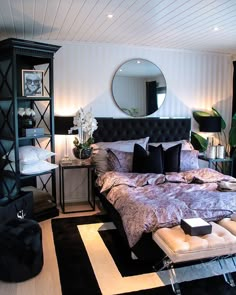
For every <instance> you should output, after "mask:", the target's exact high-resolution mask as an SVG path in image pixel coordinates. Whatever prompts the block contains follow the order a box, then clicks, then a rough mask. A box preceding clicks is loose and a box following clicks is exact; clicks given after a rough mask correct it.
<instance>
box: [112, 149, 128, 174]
mask: <svg viewBox="0 0 236 295" xmlns="http://www.w3.org/2000/svg"><path fill="white" fill-rule="evenodd" d="M107 161H108V169H109V170H111V171H117V172H131V171H132V163H133V153H132V152H123V151H118V150H114V149H107Z"/></svg>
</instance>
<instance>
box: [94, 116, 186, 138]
mask: <svg viewBox="0 0 236 295" xmlns="http://www.w3.org/2000/svg"><path fill="white" fill-rule="evenodd" d="M96 119H97V121H98V129H97V130H96V131H94V134H93V136H94V140H95V142H99V141H117V140H128V139H137V138H143V137H147V136H149V137H150V139H149V142H166V141H176V140H180V139H187V140H189V139H190V130H191V119H190V118H176V119H174V118H165V119H162V118H137V119H131V118H125V119H121V118H96Z"/></svg>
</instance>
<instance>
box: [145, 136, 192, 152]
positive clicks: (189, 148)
mask: <svg viewBox="0 0 236 295" xmlns="http://www.w3.org/2000/svg"><path fill="white" fill-rule="evenodd" d="M179 143H181V144H182V147H181V150H182V151H192V150H193V149H194V148H193V145H192V144H191V142H189V141H188V140H186V139H182V140H177V141H168V142H150V143H149V144H148V145H152V146H155V147H157V146H159V145H160V144H161V145H162V146H163V149H164V150H167V149H168V148H170V147H172V146H175V145H177V144H179Z"/></svg>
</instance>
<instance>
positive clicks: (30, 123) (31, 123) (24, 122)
mask: <svg viewBox="0 0 236 295" xmlns="http://www.w3.org/2000/svg"><path fill="white" fill-rule="evenodd" d="M35 124H36V122H35V119H34V118H33V117H20V118H19V127H20V128H24V129H27V128H34V127H35Z"/></svg>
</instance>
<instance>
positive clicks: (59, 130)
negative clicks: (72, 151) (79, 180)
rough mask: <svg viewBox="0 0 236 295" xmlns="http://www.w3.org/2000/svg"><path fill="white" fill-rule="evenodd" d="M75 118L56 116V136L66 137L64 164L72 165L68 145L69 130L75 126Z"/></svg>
mask: <svg viewBox="0 0 236 295" xmlns="http://www.w3.org/2000/svg"><path fill="white" fill-rule="evenodd" d="M73 119H74V117H63V116H55V117H54V123H55V134H56V135H57V134H58V135H65V154H64V157H63V158H62V160H61V161H62V162H63V163H72V160H71V159H70V157H69V156H68V144H67V135H68V131H69V129H70V128H71V127H72V126H73V125H74V124H73Z"/></svg>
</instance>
